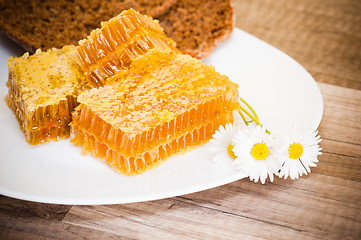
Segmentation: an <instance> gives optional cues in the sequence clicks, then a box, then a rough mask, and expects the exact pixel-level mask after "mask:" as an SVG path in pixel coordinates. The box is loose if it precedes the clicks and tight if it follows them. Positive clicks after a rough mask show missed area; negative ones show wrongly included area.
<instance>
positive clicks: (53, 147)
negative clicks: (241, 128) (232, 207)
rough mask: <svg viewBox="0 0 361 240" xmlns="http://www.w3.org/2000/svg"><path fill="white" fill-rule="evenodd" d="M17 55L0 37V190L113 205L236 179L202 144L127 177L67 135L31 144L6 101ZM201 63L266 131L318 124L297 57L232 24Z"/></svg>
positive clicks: (315, 98)
mask: <svg viewBox="0 0 361 240" xmlns="http://www.w3.org/2000/svg"><path fill="white" fill-rule="evenodd" d="M19 54H22V51H21V50H20V49H19V48H17V47H14V45H13V44H12V43H11V42H10V41H9V40H7V39H6V38H5V37H4V36H1V38H0V78H1V79H0V80H1V81H0V97H1V98H0V134H1V136H0V158H1V160H0V194H3V195H6V196H10V197H14V198H20V199H25V200H31V201H37V202H46V203H57V204H116V203H129V202H139V201H148V200H154V199H161V198H167V197H173V196H178V195H182V194H187V193H192V192H196V191H201V190H205V189H210V188H213V187H217V186H220V185H223V184H227V183H230V182H233V181H236V180H238V179H241V178H242V176H241V175H239V174H238V173H237V172H236V171H234V170H233V169H225V170H224V171H217V170H218V168H217V167H215V165H214V164H213V163H212V162H211V161H210V153H209V151H208V149H207V144H206V145H205V146H203V147H201V148H198V149H196V150H193V151H191V152H189V153H187V154H184V155H181V156H176V157H172V158H170V159H169V160H168V161H167V162H165V163H164V164H162V165H161V166H159V167H157V168H155V169H153V170H150V171H148V172H146V173H144V174H141V175H138V176H133V177H125V176H122V175H119V174H117V173H115V172H114V171H113V170H112V169H111V168H110V167H108V166H107V165H106V164H105V163H103V162H102V161H100V160H98V159H96V158H93V157H91V156H82V155H81V154H80V150H81V149H80V148H79V147H75V146H73V145H72V144H70V142H69V140H68V139H65V140H61V141H58V142H51V143H48V144H44V145H39V146H35V147H34V146H30V145H29V144H28V143H27V142H26V141H25V137H24V135H23V133H22V132H21V131H20V129H19V126H18V123H17V121H16V119H15V116H14V114H13V113H12V111H11V110H10V109H8V107H7V106H6V103H5V100H4V97H5V95H6V93H7V88H6V85H5V82H6V81H7V66H6V62H7V58H8V57H9V56H10V55H19ZM204 62H205V63H207V64H213V65H214V66H215V67H216V70H217V71H219V72H221V73H224V74H227V75H228V76H229V77H230V79H231V80H232V81H234V82H236V83H238V84H239V86H240V96H242V97H243V98H244V99H245V100H246V101H248V102H249V103H250V104H251V105H252V106H253V108H254V109H255V110H256V112H257V113H258V115H259V117H260V119H261V122H263V123H264V124H265V125H267V127H268V129H270V130H271V131H272V129H274V128H276V127H279V126H282V125H285V124H290V123H299V124H306V125H308V126H312V127H314V128H317V127H318V125H319V123H320V121H321V117H322V111H323V101H322V96H321V93H320V91H319V88H318V86H317V84H316V83H315V81H314V80H313V78H312V77H311V75H310V74H309V73H308V72H307V71H306V70H305V69H304V68H303V67H301V66H300V65H299V64H298V63H297V62H295V61H294V60H293V59H292V58H290V57H288V56H287V55H286V54H284V53H282V52H281V51H279V50H277V49H275V48H274V47H272V46H270V45H268V44H267V43H265V42H263V41H261V40H259V39H257V38H255V37H253V36H251V35H249V34H248V33H245V32H243V31H242V30H240V29H235V30H234V32H233V34H232V36H231V38H230V39H229V40H227V41H226V42H224V43H222V44H221V45H220V46H219V47H218V48H217V49H216V50H215V51H214V52H213V54H212V55H211V56H210V57H208V58H207V59H204Z"/></svg>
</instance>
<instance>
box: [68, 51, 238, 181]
mask: <svg viewBox="0 0 361 240" xmlns="http://www.w3.org/2000/svg"><path fill="white" fill-rule="evenodd" d="M106 83H107V85H106V86H104V87H100V88H98V89H92V90H90V91H88V92H84V93H82V94H81V95H79V97H78V101H79V103H80V105H79V106H78V107H77V108H76V110H75V112H74V114H73V122H72V136H71V141H72V142H73V143H75V144H77V145H81V146H83V149H84V150H85V151H88V152H91V153H92V154H94V155H95V156H97V157H100V158H102V159H103V160H105V161H106V162H108V163H109V164H110V165H111V166H112V167H113V168H115V169H116V170H117V171H119V172H121V173H123V174H125V175H134V174H139V173H142V172H143V171H145V170H147V169H149V168H152V167H154V166H156V165H157V164H158V163H160V162H162V161H163V160H165V159H166V158H168V157H169V156H171V155H173V154H176V153H178V152H180V151H183V150H184V149H187V148H190V147H194V146H196V145H199V144H201V143H204V142H205V141H207V140H209V139H210V138H211V136H212V134H213V133H214V132H215V130H216V129H218V127H219V126H220V125H224V124H226V123H228V122H232V121H233V115H232V112H233V110H234V109H236V107H237V101H238V86H237V84H234V83H232V82H231V81H229V80H228V78H227V77H226V76H224V75H221V74H219V73H217V72H215V70H214V68H213V67H212V66H207V65H204V64H202V63H201V62H200V61H199V60H196V59H194V58H192V57H190V56H188V55H183V54H180V53H178V52H175V51H171V50H164V49H153V50H149V51H148V52H147V53H145V54H144V55H143V57H142V58H139V59H136V60H134V61H132V63H131V64H130V65H129V69H128V71H124V72H119V73H117V74H115V75H113V76H112V77H111V78H108V79H107V81H106Z"/></svg>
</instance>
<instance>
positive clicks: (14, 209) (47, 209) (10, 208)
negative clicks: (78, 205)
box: [0, 195, 71, 221]
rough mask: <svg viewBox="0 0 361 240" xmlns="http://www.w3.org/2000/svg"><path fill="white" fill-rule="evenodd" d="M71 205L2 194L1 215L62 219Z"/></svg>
mask: <svg viewBox="0 0 361 240" xmlns="http://www.w3.org/2000/svg"><path fill="white" fill-rule="evenodd" d="M70 208H71V206H70V205H57V204H44V203H37V202H30V201H23V200H19V199H14V198H9V197H5V196H1V195H0V215H3V214H8V215H11V216H13V217H14V218H15V217H24V218H26V217H37V218H42V219H49V220H57V221H61V220H63V218H64V217H65V215H66V214H67V213H68V211H69V210H70Z"/></svg>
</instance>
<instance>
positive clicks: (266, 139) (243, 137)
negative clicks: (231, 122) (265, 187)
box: [233, 125, 281, 184]
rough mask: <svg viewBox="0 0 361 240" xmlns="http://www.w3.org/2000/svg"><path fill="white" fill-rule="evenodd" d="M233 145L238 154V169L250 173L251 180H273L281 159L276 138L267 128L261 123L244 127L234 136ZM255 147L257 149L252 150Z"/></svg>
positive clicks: (235, 152) (236, 164)
mask: <svg viewBox="0 0 361 240" xmlns="http://www.w3.org/2000/svg"><path fill="white" fill-rule="evenodd" d="M233 145H234V148H233V152H234V154H235V155H236V156H237V158H236V159H235V160H234V162H233V164H234V165H235V166H236V168H237V169H239V170H240V171H242V172H244V173H246V174H248V175H249V179H250V180H251V181H254V182H258V181H260V182H261V183H262V184H264V183H265V182H266V179H267V178H269V179H270V181H271V182H272V181H273V175H274V174H276V173H277V172H278V170H279V169H280V167H281V161H280V160H279V159H280V158H279V157H278V154H277V151H276V148H275V141H274V138H273V137H272V136H271V135H270V134H268V133H267V132H266V129H265V128H262V127H261V126H259V125H258V126H248V127H246V128H243V129H242V130H241V131H238V132H237V134H236V135H235V136H234V138H233ZM255 147H256V149H257V150H256V151H255V152H252V150H253V149H254V148H255ZM253 154H256V155H253ZM257 154H259V155H257ZM257 159H258V160H257Z"/></svg>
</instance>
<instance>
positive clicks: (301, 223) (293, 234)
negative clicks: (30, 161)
mask: <svg viewBox="0 0 361 240" xmlns="http://www.w3.org/2000/svg"><path fill="white" fill-rule="evenodd" d="M233 4H234V9H235V14H236V26H237V27H239V28H241V29H243V30H245V31H247V32H249V33H251V34H253V35H255V36H257V37H259V38H260V39H263V40H265V41H266V42H268V43H270V44H272V45H274V46H275V47H277V48H279V49H281V50H282V51H284V52H285V53H287V54H288V55H290V56H291V57H293V58H294V59H295V60H296V61H298V62H299V63H300V64H301V65H303V66H304V67H305V68H306V69H307V70H308V71H309V72H310V73H311V74H312V75H313V77H314V78H315V80H316V81H317V84H318V86H319V87H320V89H321V92H322V95H323V99H324V115H323V119H322V122H321V125H320V127H319V133H320V135H321V136H322V139H323V141H322V143H321V147H322V148H323V155H322V156H320V157H319V160H320V162H319V164H318V167H317V168H313V169H312V173H311V174H310V175H308V176H306V177H302V178H300V179H299V180H296V181H291V180H286V181H284V180H281V179H277V180H276V181H275V182H274V183H270V184H266V185H261V184H255V183H253V182H250V181H249V180H246V179H244V180H240V181H237V182H234V183H231V184H228V185H225V186H222V187H217V188H215V189H211V190H207V191H202V192H199V193H194V194H189V195H185V196H180V197H174V198H170V199H164V200H158V201H151V202H144V203H133V204H119V205H103V206H66V205H51V204H42V203H34V202H28V201H22V200H17V199H12V198H8V197H5V196H0V239H9V238H10V239H12V238H16V239H23V238H26V239H42V238H61V239H69V238H96V239H99V238H122V239H134V238H135V239H139V238H142V239H254V238H267V239H275V238H281V239H304V238H307V239H343V238H346V237H347V238H348V239H361V1H359V0H343V1H339V0H318V1H315V0H302V1H301V0H277V1H274V0H257V1H252V0H237V1H234V2H233Z"/></svg>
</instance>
